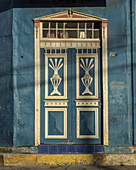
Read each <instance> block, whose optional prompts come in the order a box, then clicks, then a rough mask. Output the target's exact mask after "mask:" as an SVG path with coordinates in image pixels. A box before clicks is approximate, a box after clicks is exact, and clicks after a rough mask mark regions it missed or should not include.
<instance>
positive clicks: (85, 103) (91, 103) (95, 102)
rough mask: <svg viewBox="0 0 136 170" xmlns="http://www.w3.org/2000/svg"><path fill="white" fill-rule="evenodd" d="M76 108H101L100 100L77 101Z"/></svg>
mask: <svg viewBox="0 0 136 170" xmlns="http://www.w3.org/2000/svg"><path fill="white" fill-rule="evenodd" d="M75 102H76V106H99V100H75Z"/></svg>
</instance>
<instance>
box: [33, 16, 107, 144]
mask: <svg viewBox="0 0 136 170" xmlns="http://www.w3.org/2000/svg"><path fill="white" fill-rule="evenodd" d="M93 17H95V16H93ZM40 19H41V20H42V19H44V17H41V18H39V19H34V22H35V21H40ZM55 20H61V19H59V18H57V19H55ZM63 20H64V19H63ZM69 20H71V18H70V19H69ZM73 20H74V19H73ZM76 20H78V21H80V20H82V21H83V20H85V19H83V18H82V19H76ZM87 20H88V21H89V20H91V18H90V19H87ZM100 21H102V72H103V74H102V76H103V77H102V82H103V139H104V140H103V143H104V145H108V141H109V139H108V137H109V136H108V135H109V134H108V132H109V129H108V58H107V22H106V19H103V18H100ZM40 25H41V23H40ZM37 32H38V34H37ZM36 34H37V35H38V38H37V37H36ZM41 37H42V32H41V31H40V39H39V28H35V27H34V39H35V42H34V50H35V54H34V59H35V64H34V66H35V67H34V72H35V73H34V76H35V146H37V145H40V101H41V98H40V48H45V47H46V48H47V49H48V48H49V49H52V48H56V49H64V48H65V49H66V48H71V47H73V46H71V44H69V45H70V46H69V45H68V44H67V45H63V44H65V42H66V41H69V42H74V43H75V42H76V43H77V44H76V45H77V47H76V48H77V49H78V48H81V45H82V48H84V46H83V43H82V44H81V42H79V40H74V39H64V40H60V41H62V42H61V44H56V43H60V41H56V40H53V39H52V41H54V42H55V45H54V46H53V45H52V46H50V45H51V44H50V42H47V43H49V44H46V41H47V40H41ZM80 41H84V43H86V42H85V41H88V42H89V43H93V42H94V40H89V39H88V40H83V39H82V40H80ZM97 42H98V40H97ZM99 42H100V41H99ZM89 43H87V44H88V45H89ZM61 45H62V46H61ZM88 45H86V47H87V48H89V49H94V45H91V44H90V46H88ZM98 48H100V47H98Z"/></svg>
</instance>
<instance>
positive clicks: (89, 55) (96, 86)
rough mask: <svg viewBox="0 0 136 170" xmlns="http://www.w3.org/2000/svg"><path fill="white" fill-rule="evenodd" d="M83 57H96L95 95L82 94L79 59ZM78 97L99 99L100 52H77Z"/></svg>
mask: <svg viewBox="0 0 136 170" xmlns="http://www.w3.org/2000/svg"><path fill="white" fill-rule="evenodd" d="M81 57H84V58H90V57H94V58H95V75H94V77H95V82H94V84H95V95H92V96H91V95H85V96H83V95H80V94H79V91H80V83H79V81H80V80H79V67H80V66H79V59H80V58H81ZM76 98H77V99H98V54H97V53H96V54H92V53H90V54H76Z"/></svg>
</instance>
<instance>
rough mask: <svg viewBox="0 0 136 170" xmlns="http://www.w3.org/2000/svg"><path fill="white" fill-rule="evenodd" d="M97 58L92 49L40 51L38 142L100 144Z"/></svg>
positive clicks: (98, 65)
mask: <svg viewBox="0 0 136 170" xmlns="http://www.w3.org/2000/svg"><path fill="white" fill-rule="evenodd" d="M98 56H99V55H98V53H96V50H95V52H94V53H93V51H92V50H90V51H89V50H85V51H83V50H76V49H67V50H66V49H65V50H55V52H54V53H53V50H49V51H48V50H47V51H46V53H45V54H43V53H42V52H41V89H42V90H41V98H42V102H41V143H43V144H44V143H46V144H51V143H52V144H70V143H71V144H72V143H73V144H74V143H75V144H79V143H82V144H93V143H94V144H99V143H101V109H100V103H101V99H100V71H99V70H100V69H99V68H100V62H98V61H99V60H98Z"/></svg>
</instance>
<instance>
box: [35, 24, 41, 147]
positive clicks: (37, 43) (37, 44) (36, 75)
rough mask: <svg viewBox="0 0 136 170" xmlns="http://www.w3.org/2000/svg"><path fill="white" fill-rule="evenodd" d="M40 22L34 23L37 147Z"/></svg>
mask: <svg viewBox="0 0 136 170" xmlns="http://www.w3.org/2000/svg"><path fill="white" fill-rule="evenodd" d="M39 26H40V22H39V21H34V40H35V42H34V49H35V53H34V60H35V64H34V76H35V146H37V145H39V144H40V41H39V36H40V31H39V30H40V27H39Z"/></svg>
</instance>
